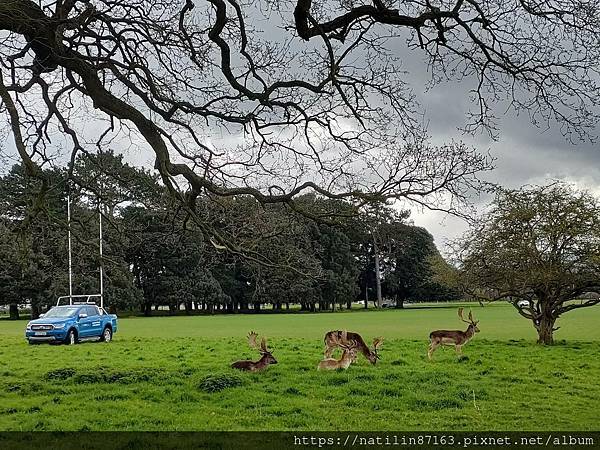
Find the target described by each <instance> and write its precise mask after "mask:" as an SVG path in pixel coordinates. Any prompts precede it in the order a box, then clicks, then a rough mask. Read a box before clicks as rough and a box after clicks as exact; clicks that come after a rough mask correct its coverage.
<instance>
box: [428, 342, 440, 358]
mask: <svg viewBox="0 0 600 450" xmlns="http://www.w3.org/2000/svg"><path fill="white" fill-rule="evenodd" d="M436 348H438V344H437V343H435V342H434V341H431V344H429V350H428V351H427V357H428V358H429V360H430V361H431V359H432V356H433V352H434V351H435V349H436Z"/></svg>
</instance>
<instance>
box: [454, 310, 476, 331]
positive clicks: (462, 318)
mask: <svg viewBox="0 0 600 450" xmlns="http://www.w3.org/2000/svg"><path fill="white" fill-rule="evenodd" d="M463 310H464V308H458V317H459V318H460V320H462V321H463V322H465V323H468V324H469V328H471V327H472V328H473V332H474V333H479V328H478V327H477V324H478V323H479V320H477V321H475V320H473V313H472V312H471V310H469V320H465V318H464V317H463Z"/></svg>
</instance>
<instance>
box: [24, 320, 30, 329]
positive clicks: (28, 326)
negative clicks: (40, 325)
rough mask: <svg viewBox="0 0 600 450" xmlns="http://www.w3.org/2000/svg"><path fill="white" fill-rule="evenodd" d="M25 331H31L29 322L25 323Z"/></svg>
mask: <svg viewBox="0 0 600 450" xmlns="http://www.w3.org/2000/svg"><path fill="white" fill-rule="evenodd" d="M25 329H26V330H31V322H27V328H25Z"/></svg>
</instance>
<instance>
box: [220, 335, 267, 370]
mask: <svg viewBox="0 0 600 450" xmlns="http://www.w3.org/2000/svg"><path fill="white" fill-rule="evenodd" d="M257 337H258V334H256V333H255V332H254V331H251V332H250V333H249V334H248V344H249V345H250V348H253V349H255V350H258V351H259V352H260V354H261V358H260V359H259V360H258V361H249V360H246V361H236V362H234V363H233V364H232V365H231V367H232V368H234V369H239V370H246V371H249V372H257V371H259V370H263V369H264V368H266V367H267V366H268V365H269V364H277V360H276V359H275V358H274V357H273V355H272V354H271V352H270V351H269V349H268V348H267V340H266V339H265V337H264V336H263V338H262V339H261V341H260V347H259V346H258V344H257V343H256V338H257Z"/></svg>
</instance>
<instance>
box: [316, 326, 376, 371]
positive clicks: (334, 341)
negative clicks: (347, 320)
mask: <svg viewBox="0 0 600 450" xmlns="http://www.w3.org/2000/svg"><path fill="white" fill-rule="evenodd" d="M342 333H346V336H347V337H346V338H342ZM323 340H324V342H325V358H331V355H332V353H333V351H334V350H335V349H336V348H337V347H342V345H340V343H342V344H344V343H345V342H346V340H351V341H354V342H356V346H357V351H360V352H361V353H362V354H363V355H365V358H367V359H368V360H369V361H370V362H371V364H373V365H374V364H375V363H377V360H378V359H379V354H378V353H377V352H378V350H379V348H380V347H381V345H382V344H383V338H382V337H378V338H375V339H373V349H372V350H371V349H370V348H369V347H368V346H367V344H365V341H364V340H363V338H362V336H361V335H360V334H358V333H352V332H345V331H344V332H342V331H340V330H336V331H328V332H327V333H325V338H324V339H323ZM342 348H343V347H342Z"/></svg>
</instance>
